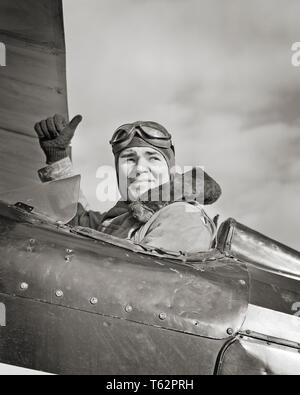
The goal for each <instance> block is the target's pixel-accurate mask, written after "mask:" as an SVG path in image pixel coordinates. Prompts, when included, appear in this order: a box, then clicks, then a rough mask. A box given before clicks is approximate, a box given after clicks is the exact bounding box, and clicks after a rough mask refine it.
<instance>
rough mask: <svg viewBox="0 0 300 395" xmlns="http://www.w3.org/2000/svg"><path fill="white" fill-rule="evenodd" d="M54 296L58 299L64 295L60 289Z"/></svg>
mask: <svg viewBox="0 0 300 395" xmlns="http://www.w3.org/2000/svg"><path fill="white" fill-rule="evenodd" d="M55 295H56V296H57V297H58V298H62V297H63V296H64V293H63V291H61V290H60V289H58V290H57V291H56V292H55Z"/></svg>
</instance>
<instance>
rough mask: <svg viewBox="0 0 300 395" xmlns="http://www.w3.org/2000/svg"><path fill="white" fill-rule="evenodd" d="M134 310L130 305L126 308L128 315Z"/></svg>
mask: <svg viewBox="0 0 300 395" xmlns="http://www.w3.org/2000/svg"><path fill="white" fill-rule="evenodd" d="M132 310H133V308H132V306H130V305H129V304H128V305H127V306H126V307H125V311H126V313H131V312H132Z"/></svg>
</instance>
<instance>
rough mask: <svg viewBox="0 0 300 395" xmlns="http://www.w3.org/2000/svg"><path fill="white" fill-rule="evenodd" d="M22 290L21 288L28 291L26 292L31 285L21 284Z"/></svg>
mask: <svg viewBox="0 0 300 395" xmlns="http://www.w3.org/2000/svg"><path fill="white" fill-rule="evenodd" d="M20 288H21V289H22V290H23V291H26V290H27V289H28V288H29V285H28V284H27V283H21V284H20Z"/></svg>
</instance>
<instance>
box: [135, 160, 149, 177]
mask: <svg viewBox="0 0 300 395" xmlns="http://www.w3.org/2000/svg"><path fill="white" fill-rule="evenodd" d="M142 173H148V168H147V161H146V160H145V159H144V158H139V159H138V161H137V163H136V174H137V175H139V174H142Z"/></svg>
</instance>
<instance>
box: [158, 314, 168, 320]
mask: <svg viewBox="0 0 300 395" xmlns="http://www.w3.org/2000/svg"><path fill="white" fill-rule="evenodd" d="M166 318H167V314H166V313H160V314H159V319H160V320H165V319H166Z"/></svg>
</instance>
